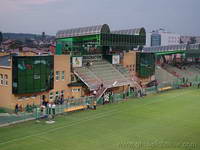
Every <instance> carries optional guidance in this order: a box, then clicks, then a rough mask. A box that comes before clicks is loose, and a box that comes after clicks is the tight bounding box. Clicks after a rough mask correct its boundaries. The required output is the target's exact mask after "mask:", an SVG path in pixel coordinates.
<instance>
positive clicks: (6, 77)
mask: <svg viewBox="0 0 200 150" xmlns="http://www.w3.org/2000/svg"><path fill="white" fill-rule="evenodd" d="M4 85H8V75H7V74H5V75H4Z"/></svg>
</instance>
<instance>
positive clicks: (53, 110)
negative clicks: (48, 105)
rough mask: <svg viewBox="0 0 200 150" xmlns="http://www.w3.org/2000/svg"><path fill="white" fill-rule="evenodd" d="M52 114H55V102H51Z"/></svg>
mask: <svg viewBox="0 0 200 150" xmlns="http://www.w3.org/2000/svg"><path fill="white" fill-rule="evenodd" d="M52 114H53V117H54V115H56V104H55V103H53V104H52Z"/></svg>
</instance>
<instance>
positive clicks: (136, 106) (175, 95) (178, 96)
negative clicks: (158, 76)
mask: <svg viewBox="0 0 200 150" xmlns="http://www.w3.org/2000/svg"><path fill="white" fill-rule="evenodd" d="M199 144H200V90H198V89H182V90H175V91H169V92H165V93H161V94H157V95H151V96H147V97H145V98H140V99H130V100H128V101H126V102H121V103H118V104H111V105H105V106H100V107H98V108H97V110H96V111H94V110H88V111H84V112H75V113H71V114H67V115H64V116H59V117H56V123H55V124H52V125H48V124H46V123H45V122H44V121H41V122H40V123H35V121H30V122H26V123H22V124H18V125H13V126H10V127H4V128H0V150H90V149H92V150H149V149H151V150H193V149H195V150H199V149H200V145H199Z"/></svg>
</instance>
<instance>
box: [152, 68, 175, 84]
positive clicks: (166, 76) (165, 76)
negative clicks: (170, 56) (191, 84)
mask: <svg viewBox="0 0 200 150" xmlns="http://www.w3.org/2000/svg"><path fill="white" fill-rule="evenodd" d="M155 76H156V80H157V81H158V84H160V83H165V82H173V81H176V80H177V77H176V76H174V75H172V74H171V73H169V72H167V71H166V70H165V69H163V68H162V67H161V66H159V65H157V66H156V71H155Z"/></svg>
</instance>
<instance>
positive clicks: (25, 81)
mask: <svg viewBox="0 0 200 150" xmlns="http://www.w3.org/2000/svg"><path fill="white" fill-rule="evenodd" d="M12 66H13V67H12V68H13V70H12V75H13V82H12V89H13V90H12V91H13V93H14V94H25V93H35V92H43V91H47V90H50V89H53V83H54V77H53V75H54V71H53V69H54V58H53V56H15V57H13V59H12Z"/></svg>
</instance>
